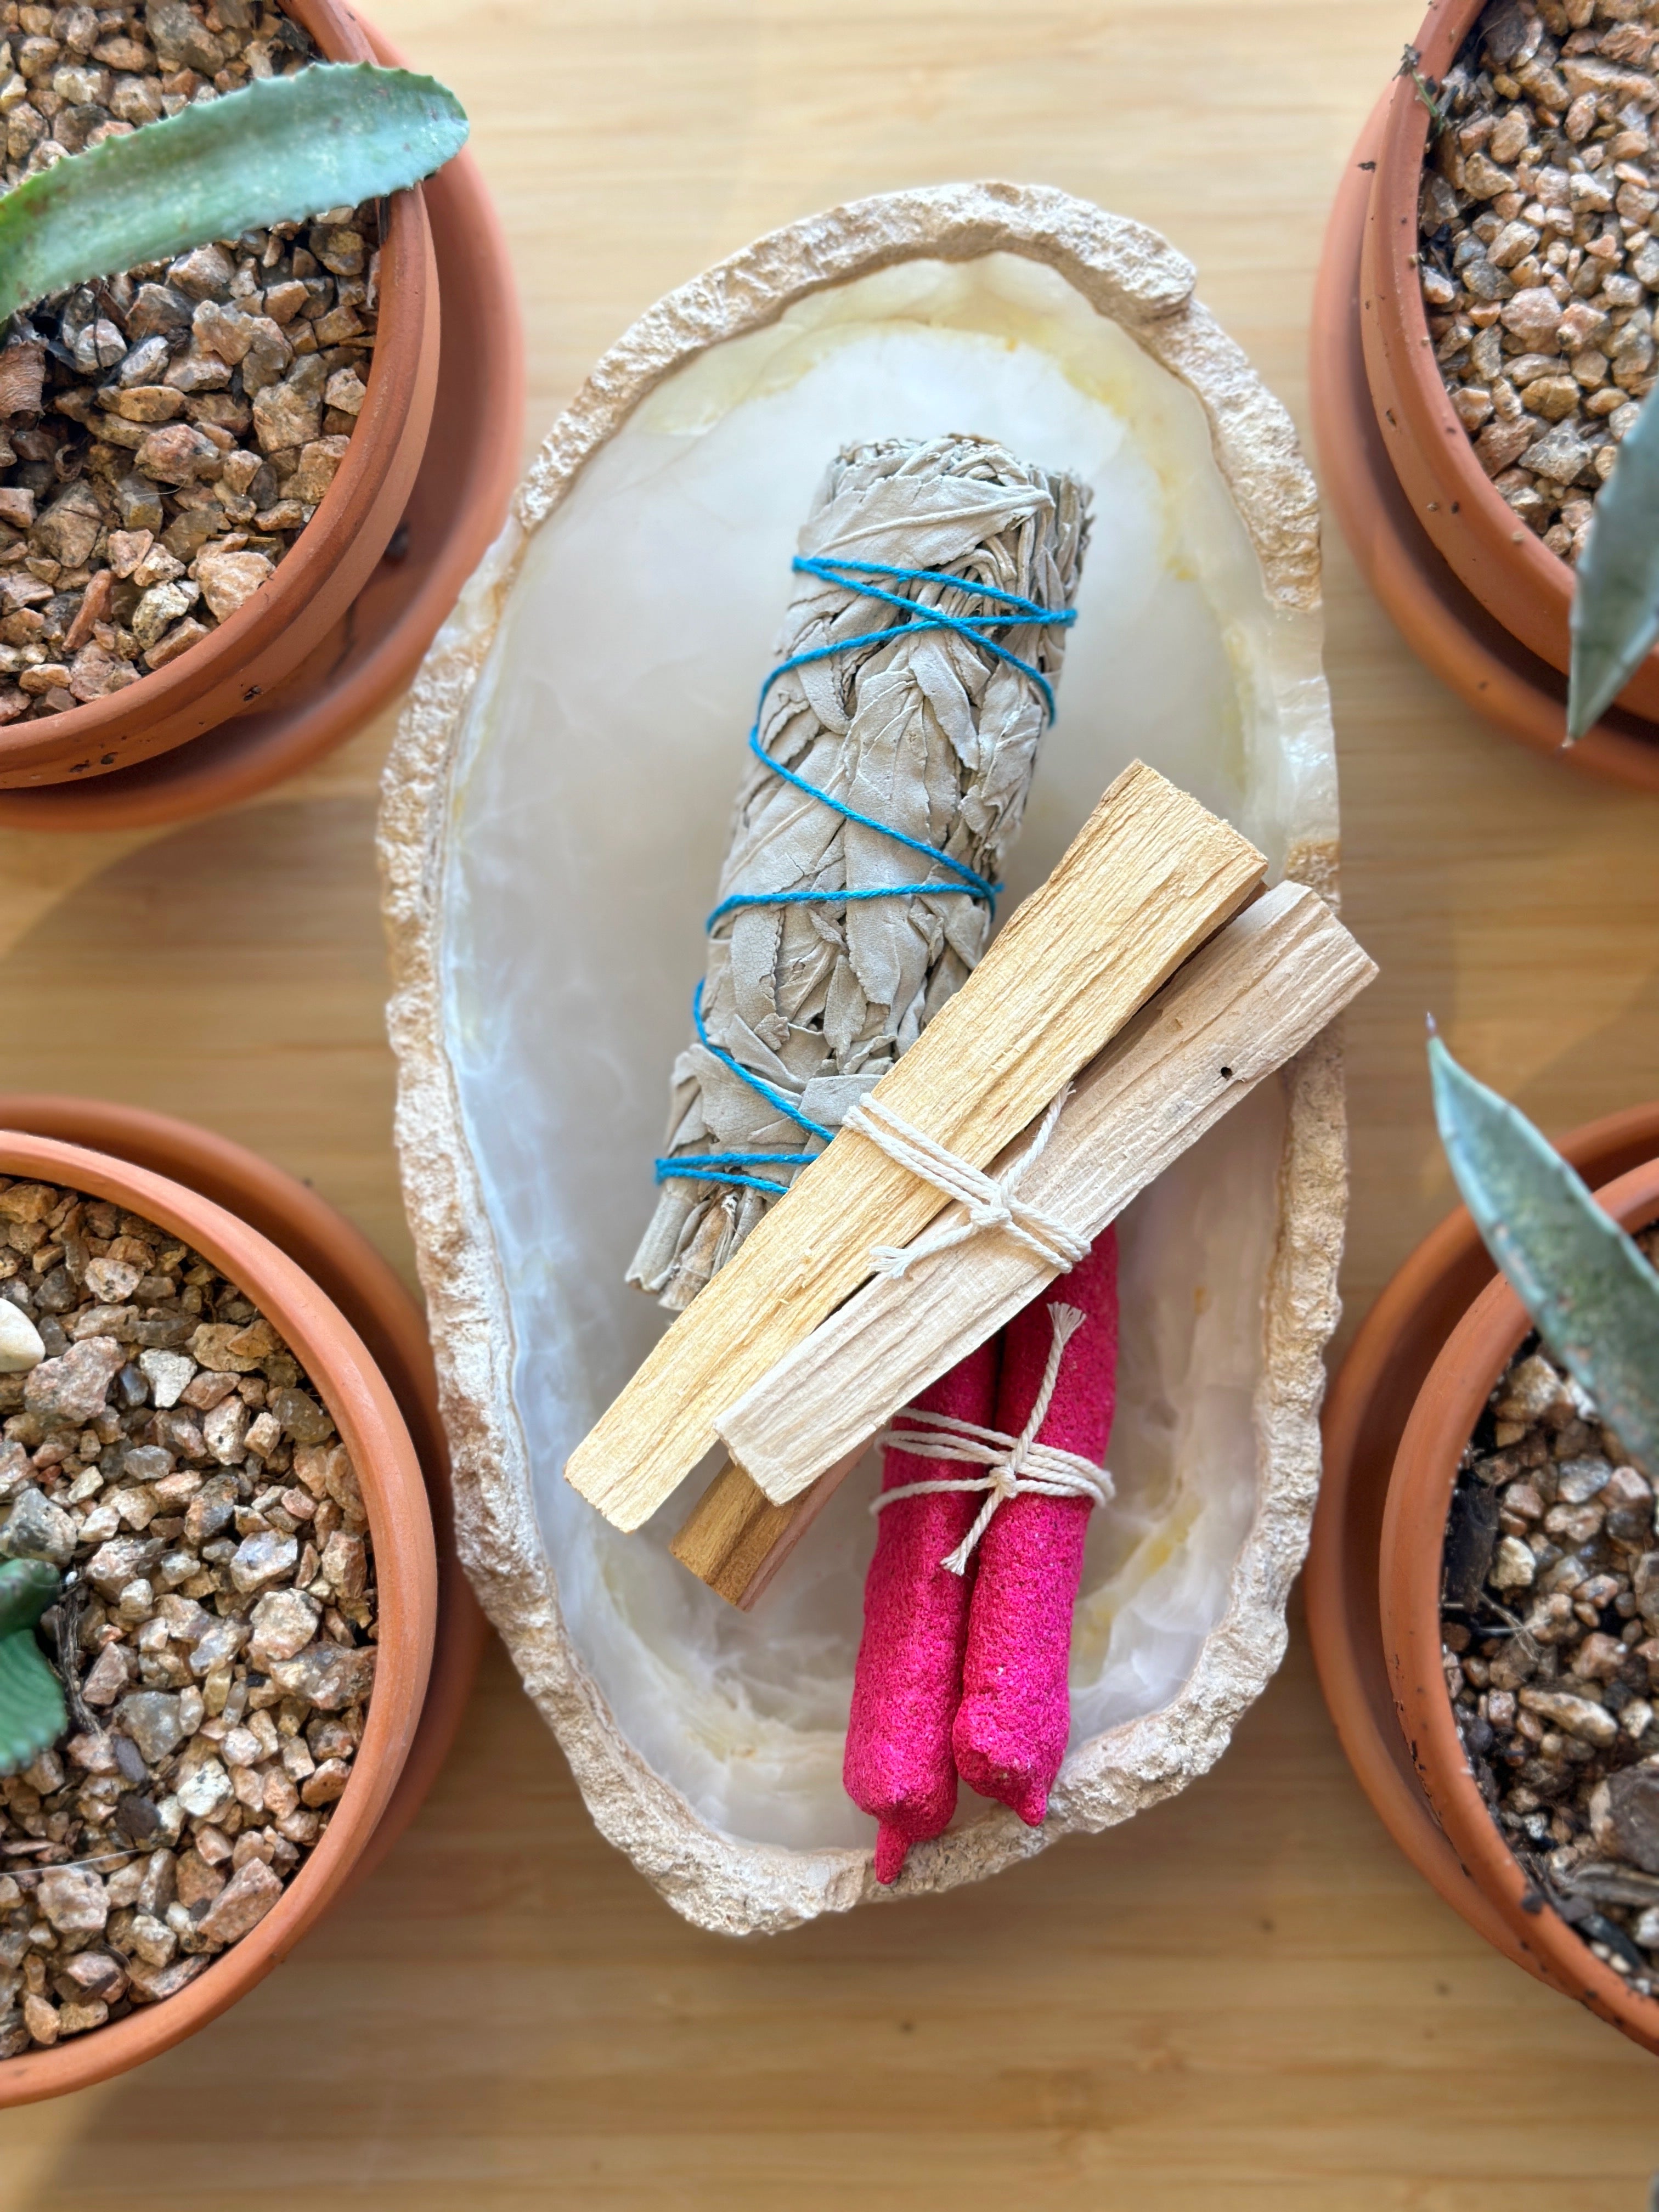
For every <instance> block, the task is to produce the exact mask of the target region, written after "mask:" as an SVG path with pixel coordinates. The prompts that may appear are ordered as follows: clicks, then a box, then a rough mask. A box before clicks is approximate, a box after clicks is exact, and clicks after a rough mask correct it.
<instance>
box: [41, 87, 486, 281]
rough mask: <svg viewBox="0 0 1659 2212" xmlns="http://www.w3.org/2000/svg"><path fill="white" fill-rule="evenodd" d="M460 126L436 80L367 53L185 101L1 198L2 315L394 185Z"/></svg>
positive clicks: (447, 144) (440, 153)
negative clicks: (367, 58) (367, 57)
mask: <svg viewBox="0 0 1659 2212" xmlns="http://www.w3.org/2000/svg"><path fill="white" fill-rule="evenodd" d="M466 134H467V121H466V117H465V113H464V112H463V110H462V107H461V104H460V102H459V100H457V99H456V97H455V95H454V94H453V92H450V91H449V90H447V88H446V87H445V86H443V85H441V84H439V83H438V82H436V81H435V79H434V78H432V77H429V76H414V75H412V74H411V73H410V71H409V70H388V69H376V68H375V67H374V66H373V65H372V64H369V63H368V62H342V63H331V62H314V63H313V64H312V65H311V66H310V67H309V68H308V69H303V70H300V71H299V72H298V73H297V74H296V75H295V76H283V77H266V78H264V79H260V80H256V81H255V82H253V83H252V84H250V85H246V86H245V87H244V88H242V89H241V90H240V92H230V93H227V94H225V95H224V97H223V98H222V99H220V100H206V101H200V102H196V101H193V102H192V103H191V105H190V106H188V107H183V108H180V110H179V112H178V114H177V115H173V116H169V117H168V118H167V119H166V120H165V121H164V122H161V123H150V124H147V125H145V126H144V127H143V130H141V131H133V132H132V133H131V136H129V137H125V138H106V140H105V141H104V143H102V144H101V145H100V146H94V147H93V148H92V149H90V150H89V151H88V152H87V153H84V154H75V155H70V157H69V158H68V159H67V160H65V161H59V162H58V163H57V165H56V166H55V167H52V168H50V169H44V170H42V171H41V172H40V173H39V174H38V175H36V176H33V177H29V178H27V179H25V181H24V182H23V183H22V184H21V185H17V186H16V188H15V190H14V191H9V192H8V193H6V194H5V196H4V197H3V198H0V318H3V317H4V316H7V315H9V314H12V313H15V310H16V309H18V308H19V307H27V306H29V305H31V304H32V303H33V301H36V300H41V299H45V298H46V296H47V295H49V294H51V293H53V292H61V291H64V290H65V289H67V288H68V287H69V286H70V285H71V284H80V283H85V282H86V281H87V279H88V277H92V276H110V275H112V274H113V273H114V272H115V271H116V270H121V269H131V267H133V266H134V264H136V263H139V262H144V261H164V260H167V259H170V258H172V257H173V255H175V254H179V253H185V252H189V251H190V249H191V247H192V246H204V245H206V244H207V243H208V241H209V240H211V239H216V238H236V237H239V236H240V234H241V233H242V232H243V231H245V230H254V229H262V228H264V227H265V226H266V225H267V224H270V223H273V222H301V221H302V220H303V219H304V218H305V217H306V216H310V215H314V214H316V213H317V211H318V210H319V209H320V208H331V207H356V205H358V204H359V203H360V202H362V201H363V200H368V199H374V198H377V197H380V195H382V194H383V193H387V192H395V191H402V190H403V188H404V186H405V185H412V184H416V183H418V182H419V180H420V179H421V178H422V177H427V176H430V175H431V173H432V172H433V171H434V170H435V169H438V168H441V167H442V166H443V164H444V163H445V162H446V161H448V160H449V159H450V158H451V156H452V155H455V154H458V153H459V151H460V149H461V148H462V146H463V145H465V143H466Z"/></svg>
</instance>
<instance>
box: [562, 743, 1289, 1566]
mask: <svg viewBox="0 0 1659 2212" xmlns="http://www.w3.org/2000/svg"><path fill="white" fill-rule="evenodd" d="M1265 867H1266V862H1265V861H1264V860H1263V859H1262V856H1261V854H1260V853H1258V852H1257V851H1256V850H1255V847H1254V846H1252V845H1251V844H1250V843H1249V842H1248V840H1247V839H1245V838H1243V837H1242V836H1240V835H1239V834H1238V832H1237V830H1236V829H1232V828H1231V826H1230V825H1229V824H1228V823H1225V822H1223V821H1220V820H1218V818H1217V817H1215V816H1214V815H1212V814H1211V813H1209V812H1207V811H1206V809H1205V808H1204V807H1202V806H1200V805H1199V803H1198V801H1197V800H1196V799H1191V798H1189V797H1188V795H1187V794H1186V793H1184V792H1181V791H1178V790H1177V789H1176V787H1175V786H1174V785H1173V784H1171V783H1170V782H1169V781H1167V780H1166V779H1165V778H1164V777H1163V776H1161V775H1158V774H1157V773H1156V772H1155V771H1154V770H1153V769H1149V768H1147V767H1146V766H1145V765H1144V764H1142V763H1139V762H1136V763H1133V764H1132V765H1131V766H1130V767H1129V768H1127V769H1125V770H1124V772H1123V774H1122V775H1121V776H1119V777H1118V779H1117V781H1115V783H1114V784H1113V785H1112V787H1111V788H1110V789H1109V791H1108V792H1107V793H1106V794H1105V796H1104V797H1103V799H1102V800H1101V802H1100V804H1099V805H1098V806H1097V807H1096V809H1095V811H1094V812H1093V813H1092V814H1091V816H1090V817H1089V819H1088V821H1087V822H1086V823H1085V824H1084V826H1083V828H1082V829H1080V830H1079V833H1078V836H1077V837H1076V839H1075V840H1074V841H1073V844H1072V845H1071V847H1070V848H1069V849H1068V850H1067V851H1066V854H1064V855H1063V856H1062V858H1061V860H1060V863H1059V865H1058V866H1057V867H1056V868H1055V869H1054V873H1053V874H1052V875H1051V876H1050V877H1049V878H1048V881H1047V883H1045V884H1042V886H1041V888H1040V889H1039V890H1036V891H1035V892H1033V893H1032V895H1031V896H1030V898H1028V899H1027V900H1026V901H1025V902H1024V905H1023V906H1021V907H1020V908H1019V910H1018V913H1016V914H1015V915H1014V916H1013V918H1012V921H1009V923H1008V924H1007V926H1006V928H1005V929H1004V930H1003V931H1002V932H1001V933H1000V935H999V936H998V937H997V938H995V939H994V940H993V942H992V945H991V947H990V950H989V951H987V954H986V955H985V957H984V959H983V960H982V961H981V963H980V965H979V966H978V968H976V969H975V971H974V973H973V974H972V975H970V976H969V979H968V981H966V982H965V983H964V984H963V987H962V988H961V990H959V991H958V992H957V994H956V996H955V997H954V998H953V999H951V1000H950V1001H949V1003H948V1004H947V1005H946V1006H944V1007H943V1008H942V1009H941V1010H940V1012H939V1013H938V1015H936V1016H935V1018H933V1021H932V1022H931V1023H930V1024H928V1026H927V1028H926V1029H925V1030H923V1031H922V1033H921V1036H920V1037H919V1038H918V1039H917V1041H916V1042H915V1044H914V1045H913V1046H912V1047H911V1048H910V1049H909V1051H908V1052H907V1053H906V1054H905V1055H904V1057H903V1058H902V1060H899V1061H898V1062H897V1064H896V1066H894V1067H893V1068H892V1069H891V1070H890V1073H888V1074H887V1075H885V1076H884V1077H883V1079H882V1080H881V1082H880V1083H878V1085H876V1088H875V1089H874V1091H872V1092H871V1093H870V1095H869V1101H879V1102H880V1103H881V1104H882V1105H883V1106H884V1108H886V1109H890V1111H891V1112H893V1113H894V1114H896V1115H899V1116H901V1117H902V1119H903V1120H904V1121H906V1122H908V1123H909V1124H910V1125H912V1126H913V1127H917V1128H919V1129H921V1130H924V1131H926V1132H927V1134H928V1135H929V1136H930V1137H931V1138H933V1139H935V1140H936V1141H937V1142H938V1143H939V1145H941V1146H945V1148H946V1149H947V1150H948V1151H949V1152H951V1153H953V1154H955V1155H957V1157H958V1158H961V1159H963V1160H966V1161H967V1162H969V1164H971V1165H972V1166H974V1167H976V1168H983V1167H984V1166H985V1165H986V1164H987V1162H988V1161H990V1160H992V1159H994V1158H995V1157H996V1155H997V1154H998V1153H999V1152H1000V1151H1001V1150H1002V1148H1003V1146H1005V1145H1006V1144H1008V1143H1009V1142H1010V1141H1011V1140H1012V1139H1013V1138H1014V1137H1015V1136H1017V1135H1018V1133H1019V1132H1020V1131H1021V1130H1022V1129H1024V1127H1026V1125H1027V1124H1028V1123H1029V1122H1030V1121H1032V1120H1033V1118H1034V1117H1035V1116H1036V1115H1038V1114H1039V1113H1041V1112H1042V1109H1043V1108H1044V1107H1045V1106H1046V1105H1047V1104H1048V1102H1049V1101H1050V1100H1051V1099H1053V1098H1054V1097H1056V1096H1057V1094H1058V1093H1059V1092H1060V1091H1061V1090H1062V1089H1063V1088H1064V1086H1065V1085H1066V1083H1068V1082H1069V1081H1070V1079H1071V1078H1072V1077H1073V1075H1074V1074H1075V1073H1077V1071H1078V1069H1079V1067H1081V1066H1083V1065H1084V1064H1085V1062H1086V1061H1087V1060H1091V1058H1092V1057H1093V1056H1094V1054H1096V1053H1097V1052H1098V1051H1099V1049H1100V1048H1101V1047H1102V1045H1103V1044H1104V1043H1105V1042H1106V1041H1107V1040H1108V1039H1109V1038H1110V1037H1112V1036H1115V1034H1116V1033H1117V1031H1118V1030H1120V1029H1121V1028H1122V1026H1123V1025H1124V1024H1125V1023H1126V1022H1127V1020H1128V1019H1129V1018H1130V1017H1131V1016H1132V1015H1133V1014H1134V1013H1135V1012H1137V1011H1138V1010H1139V1007H1140V1006H1143V1005H1144V1004H1145V1003H1146V1000H1147V999H1149V998H1150V997H1151V996H1152V993H1153V992H1154V991H1156V990H1157V989H1158V987H1159V986H1160V985H1161V984H1162V983H1164V981H1166V980H1167V979H1168V977H1169V976H1170V975H1171V974H1173V972H1174V971H1175V969H1176V968H1178V967H1179V966H1180V964H1181V963H1182V961H1183V960H1184V959H1185V958H1186V957H1187V956H1188V954H1189V953H1190V952H1191V951H1193V950H1194V948H1195V947H1196V946H1197V945H1200V944H1201V943H1202V942H1203V940H1204V939H1206V937H1208V936H1209V935H1210V934H1211V933H1212V932H1213V931H1214V930H1215V929H1216V928H1217V927H1218V926H1219V925H1220V924H1221V923H1222V922H1223V921H1226V920H1227V919H1228V917H1229V916H1230V915H1232V914H1233V913H1235V912H1236V911H1237V908H1239V907H1240V906H1241V905H1243V902H1244V901H1245V900H1246V899H1247V898H1249V896H1250V894H1251V892H1252V891H1253V890H1255V886H1256V885H1257V884H1258V883H1259V882H1260V881H1261V875H1262V873H1263V871H1264V869H1265ZM869 1101H866V1104H867V1103H869ZM940 1205H941V1200H940V1194H939V1191H938V1190H937V1189H936V1188H934V1187H933V1185H932V1184H931V1183H929V1182H925V1181H923V1180H922V1179H921V1178H920V1177H918V1176H915V1174H913V1173H912V1172H911V1171H910V1170H908V1168H905V1167H902V1166H901V1165H900V1164H898V1163H897V1162H896V1160H894V1159H892V1158H890V1157H889V1156H888V1154H887V1153H886V1152H884V1151H882V1150H880V1149H879V1148H878V1146H876V1145H875V1144H873V1143H872V1142H871V1141H870V1140H868V1139H866V1138H864V1137H862V1136H860V1135H859V1134H858V1133H855V1132H854V1131H851V1130H848V1131H844V1132H842V1134H840V1135H839V1136H837V1137H836V1140H835V1142H834V1143H833V1144H832V1145H831V1146H829V1150H828V1151H827V1152H823V1154H822V1155H821V1156H820V1157H819V1158H817V1159H815V1160H814V1161H813V1162H812V1163H811V1165H810V1166H809V1167H808V1168H806V1169H805V1171H804V1172H803V1173H802V1174H801V1175H800V1176H799V1177H798V1178H797V1181H796V1182H795V1186H794V1188H793V1191H792V1192H791V1194H790V1201H789V1204H788V1206H781V1207H779V1208H777V1209H776V1210H775V1212H771V1213H769V1214H768V1215H767V1216H766V1218H764V1219H763V1221H762V1222H761V1223H760V1224H759V1225H758V1226H757V1228H756V1229H755V1230H754V1231H753V1232H752V1233H751V1234H750V1237H749V1239H748V1242H747V1243H745V1244H744V1245H743V1246H742V1248H741V1249H739V1250H738V1252H737V1253H736V1255H734V1256H733V1257H732V1260H731V1261H728V1263H727V1264H726V1267H724V1268H722V1270H721V1271H720V1273H719V1274H718V1275H716V1276H715V1277H714V1279H713V1280H712V1281H711V1282H710V1283H709V1284H708V1287H707V1288H706V1289H705V1290H704V1291H702V1293H701V1295H700V1296H699V1297H697V1299H696V1303H695V1304H693V1305H691V1306H690V1307H689V1308H688V1309H687V1310H685V1312H684V1313H683V1314H681V1316H679V1318H678V1321H676V1322H675V1323H674V1325H673V1327H672V1328H670V1329H669V1331H668V1332H667V1334H666V1335H665V1336H664V1337H663V1338H662V1339H661V1340H660V1341H659V1343H658V1344H657V1345H656V1346H655V1347H654V1349H653V1351H652V1352H651V1353H650V1354H649V1356H648V1357H647V1358H646V1359H645V1361H644V1362H643V1363H642V1364H641V1366H640V1368H639V1369H638V1370H636V1372H635V1375H634V1376H633V1377H632V1379H631V1380H630V1381H629V1383H627V1384H626V1385H625V1387H624V1388H623V1391H622V1393H621V1395H619V1396H618V1397H617V1399H616V1400H615V1401H614V1402H613V1403H612V1405H611V1407H610V1408H609V1410H608V1411H607V1412H606V1413H605V1414H604V1415H603V1416H602V1418H601V1419H600V1420H599V1422H598V1424H597V1425H595V1427H594V1428H593V1429H592V1431H590V1432H589V1434H588V1435H587V1437H586V1438H585V1439H584V1440H583V1442H582V1443H580V1445H579V1446H578V1447H577V1449H576V1450H575V1451H574V1453H573V1454H572V1455H571V1457H570V1459H569V1460H568V1462H567V1463H566V1467H565V1476H566V1479H567V1480H568V1481H569V1482H570V1483H571V1484H572V1485H573V1486H574V1487H575V1488H576V1489H577V1490H578V1491H580V1493H581V1494H582V1496H583V1497H585V1498H587V1499H588V1500H589V1502H590V1503H591V1504H593V1505H595V1506H597V1507H598V1508H599V1510H600V1511H601V1512H602V1513H604V1514H605V1516H606V1517H607V1518H608V1519H610V1520H611V1521H612V1522H615V1524H616V1525H617V1527H618V1528H623V1529H634V1528H639V1527H640V1526H641V1523H642V1522H645V1521H646V1520H647V1519H648V1518H649V1517H650V1516H651V1515H652V1513H653V1512H654V1511H655V1510H656V1509H657V1507H658V1506H659V1505H660V1504H662V1503H663V1501H664V1499H665V1498H668V1497H669V1496H670V1495H671V1493H672V1492H673V1491H674V1490H675V1489H676V1488H677V1487H678V1485H679V1484H680V1483H681V1482H682V1481H683V1480H684V1479H685V1477H686V1475H688V1474H690V1472H691V1469H692V1468H694V1467H695V1466H696V1462H698V1460H700V1459H701V1458H702V1455H703V1454H704V1453H705V1452H706V1451H707V1450H708V1449H709V1448H710V1446H711V1445H712V1444H713V1443H714V1442H715V1430H714V1418H715V1415H716V1414H717V1413H720V1411H721V1410H722V1409H723V1408H724V1407H727V1406H729V1405H731V1404H732V1402H733V1401H734V1400H735V1399H736V1398H738V1397H739V1396H741V1395H743V1394H744V1392H745V1391H747V1390H748V1389H750V1388H751V1387H752V1386H753V1385H754V1384H755V1383H757V1382H759V1381H760V1379H761V1377H762V1376H763V1375H765V1374H766V1373H767V1371H768V1370H769V1369H770V1368H771V1367H773V1366H774V1365H775V1364H776V1363H777V1362H778V1360H780V1359H781V1358H782V1357H783V1356H784V1354H785V1353H786V1352H788V1351H790V1350H791V1349H792V1348H793V1346H795V1345H796V1344H798V1343H799V1342H800V1340H801V1339H802V1338H803V1337H805V1336H806V1335H808V1334H810V1333H811V1330H812V1329H813V1328H816V1327H817V1323H818V1322H821V1321H822V1320H823V1318H824V1317H825V1316H826V1315H828V1314H829V1313H830V1312H831V1311H832V1310H834V1308H835V1307H836V1306H837V1305H838V1304H840V1303H841V1301H842V1299H843V1298H845V1297H847V1296H848V1293H849V1292H850V1291H854V1290H856V1289H857V1288H858V1286H859V1285H860V1283H861V1282H862V1281H863V1280H864V1279H866V1277H867V1276H868V1275H869V1274H870V1273H871V1270H872V1261H871V1258H870V1254H871V1249H872V1246H874V1245H876V1244H878V1243H887V1244H903V1243H907V1242H908V1240H909V1239H910V1238H911V1237H915V1235H917V1234H918V1232H919V1231H921V1230H922V1229H923V1228H924V1227H925V1226H926V1225H927V1223H928V1222H929V1221H930V1220H931V1219H932V1218H933V1216H934V1215H935V1214H936V1213H937V1212H939V1210H940ZM981 1241H986V1240H981ZM989 1241H990V1242H991V1243H994V1244H995V1245H997V1246H999V1247H1000V1245H1001V1244H1002V1243H1005V1242H1006V1240H1005V1239H1003V1238H1000V1237H999V1238H996V1239H993V1240H989Z"/></svg>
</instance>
